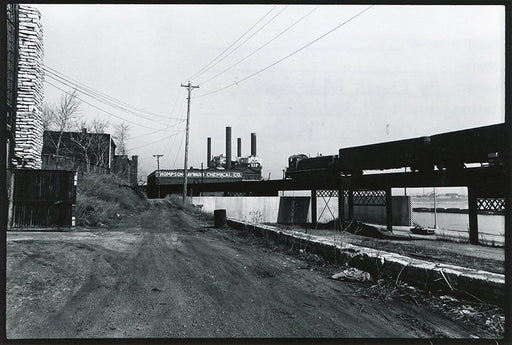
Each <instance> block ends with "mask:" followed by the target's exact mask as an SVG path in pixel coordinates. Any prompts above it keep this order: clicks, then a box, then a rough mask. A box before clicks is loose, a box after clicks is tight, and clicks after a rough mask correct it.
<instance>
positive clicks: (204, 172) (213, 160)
mask: <svg viewBox="0 0 512 345" xmlns="http://www.w3.org/2000/svg"><path fill="white" fill-rule="evenodd" d="M211 145H212V140H211V138H210V137H209V138H207V143H206V151H207V159H206V162H207V163H206V167H204V168H202V169H201V168H200V169H198V168H194V167H191V168H190V169H188V171H187V182H188V184H190V185H193V184H196V183H212V182H237V181H259V180H261V179H262V178H261V167H262V166H261V159H260V158H259V157H258V156H257V154H256V133H251V154H250V155H249V156H242V138H237V154H236V156H235V157H234V158H233V157H232V151H231V127H226V151H225V153H223V154H220V155H217V156H212V154H211ZM183 178H184V169H172V170H169V169H161V170H160V171H158V170H155V171H153V172H152V173H151V174H149V175H148V196H149V197H156V196H157V195H158V194H155V193H157V190H158V186H160V187H161V188H160V189H161V190H162V191H164V190H165V188H164V186H166V185H176V184H183Z"/></svg>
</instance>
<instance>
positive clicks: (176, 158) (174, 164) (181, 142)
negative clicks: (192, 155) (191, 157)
mask: <svg viewBox="0 0 512 345" xmlns="http://www.w3.org/2000/svg"><path fill="white" fill-rule="evenodd" d="M183 139H185V133H183V136H182V137H181V141H180V146H179V147H178V150H177V151H176V157H174V163H173V164H172V166H176V161H177V160H178V154H179V153H180V150H181V147H182V146H183Z"/></svg>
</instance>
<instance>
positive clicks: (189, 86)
mask: <svg viewBox="0 0 512 345" xmlns="http://www.w3.org/2000/svg"><path fill="white" fill-rule="evenodd" d="M181 87H185V88H187V90H188V97H187V128H186V134H185V169H184V171H183V203H184V204H185V203H186V201H187V174H188V130H189V126H190V93H191V91H192V89H198V88H199V85H197V86H194V85H191V84H190V81H189V82H188V84H187V85H183V84H181Z"/></svg>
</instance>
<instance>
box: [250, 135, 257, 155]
mask: <svg viewBox="0 0 512 345" xmlns="http://www.w3.org/2000/svg"><path fill="white" fill-rule="evenodd" d="M251 156H256V133H251Z"/></svg>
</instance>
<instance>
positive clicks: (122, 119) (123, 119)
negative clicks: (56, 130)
mask: <svg viewBox="0 0 512 345" xmlns="http://www.w3.org/2000/svg"><path fill="white" fill-rule="evenodd" d="M44 82H45V83H47V84H49V85H51V86H53V87H54V88H56V89H58V90H60V91H62V92H64V93H66V94H68V95H70V96H71V95H72V94H71V93H70V92H68V91H66V90H64V89H63V88H60V87H58V86H57V85H55V84H53V83H51V82H49V81H48V80H45V81H44ZM75 97H76V98H77V99H78V100H80V101H81V102H83V103H85V104H88V105H90V106H91V107H93V108H95V109H97V110H99V111H101V112H104V113H106V114H108V115H110V116H113V117H115V118H116V119H119V120H121V121H125V122H128V123H131V124H133V125H135V126H139V127H143V128H148V129H153V130H157V128H154V127H148V126H145V125H142V124H140V123H137V122H133V121H131V120H128V119H126V118H122V117H120V116H118V115H116V114H113V113H111V112H109V111H107V110H105V109H102V108H100V107H98V106H96V105H94V104H92V103H89V102H87V101H84V100H83V99H82V98H80V97H78V96H76V95H75Z"/></svg>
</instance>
